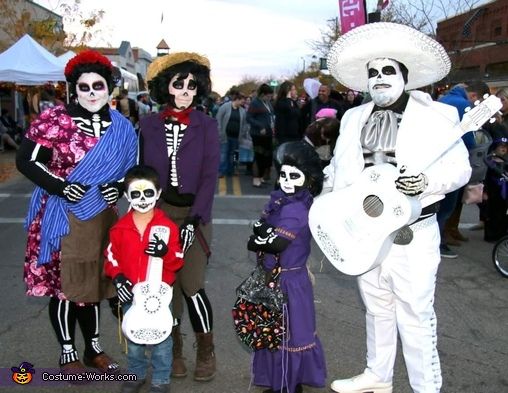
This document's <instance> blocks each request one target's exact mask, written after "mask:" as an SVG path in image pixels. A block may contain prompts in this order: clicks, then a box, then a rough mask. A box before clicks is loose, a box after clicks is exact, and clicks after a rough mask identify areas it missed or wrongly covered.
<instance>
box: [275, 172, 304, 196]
mask: <svg viewBox="0 0 508 393" xmlns="http://www.w3.org/2000/svg"><path fill="white" fill-rule="evenodd" d="M279 183H280V188H281V190H282V191H284V193H285V194H294V193H295V192H297V191H299V190H301V189H302V188H303V185H304V184H305V175H304V174H303V172H302V171H301V170H300V169H298V168H297V167H295V166H291V165H282V167H281V168H280V175H279Z"/></svg>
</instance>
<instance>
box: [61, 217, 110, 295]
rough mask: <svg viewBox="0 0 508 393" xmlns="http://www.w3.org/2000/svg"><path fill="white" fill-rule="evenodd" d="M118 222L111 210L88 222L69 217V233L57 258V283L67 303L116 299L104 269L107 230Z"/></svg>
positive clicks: (107, 238) (63, 239)
mask: <svg viewBox="0 0 508 393" xmlns="http://www.w3.org/2000/svg"><path fill="white" fill-rule="evenodd" d="M117 219H118V216H117V214H116V212H115V211H114V210H113V209H106V210H104V211H103V212H101V213H100V214H98V215H97V216H95V217H94V218H92V219H90V220H87V221H82V220H79V219H78V218H76V217H75V216H74V215H73V214H72V213H69V226H70V231H69V234H68V235H67V236H65V237H63V238H62V243H61V254H60V259H61V262H60V280H61V285H62V292H63V293H64V294H65V297H66V299H68V300H71V301H73V302H84V303H95V302H100V301H101V300H103V299H107V298H110V297H113V296H115V295H116V292H115V288H114V287H113V284H112V283H111V280H110V279H109V278H107V277H106V276H105V275H104V270H103V267H104V250H105V249H106V247H107V245H108V243H109V229H110V228H111V227H112V226H113V224H114V223H115V222H116V221H117Z"/></svg>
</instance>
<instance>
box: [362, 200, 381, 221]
mask: <svg viewBox="0 0 508 393" xmlns="http://www.w3.org/2000/svg"><path fill="white" fill-rule="evenodd" d="M383 209H384V205H383V202H382V201H381V199H380V198H379V197H378V196H376V195H368V196H367V197H366V198H365V199H364V200H363V210H364V211H365V213H366V214H367V215H368V216H369V217H379V216H380V215H381V214H383Z"/></svg>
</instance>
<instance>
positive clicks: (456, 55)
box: [436, 0, 508, 88]
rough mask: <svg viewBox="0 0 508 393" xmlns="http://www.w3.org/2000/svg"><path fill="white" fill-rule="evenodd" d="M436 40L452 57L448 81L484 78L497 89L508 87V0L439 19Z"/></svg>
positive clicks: (496, 0)
mask: <svg viewBox="0 0 508 393" xmlns="http://www.w3.org/2000/svg"><path fill="white" fill-rule="evenodd" d="M436 39H437V41H439V42H440V43H441V44H442V45H443V46H444V48H445V49H446V50H447V52H448V54H449V55H450V58H451V60H452V70H451V72H450V74H449V75H448V77H447V80H446V82H447V83H450V84H454V83H457V82H463V81H466V80H470V79H481V80H484V81H485V82H487V83H488V84H489V86H490V87H493V88H497V87H500V86H508V0H495V1H491V2H488V3H486V4H483V5H481V6H479V7H477V8H475V9H473V10H471V11H469V12H466V13H464V14H460V15H457V16H455V17H453V18H449V19H446V20H443V21H440V22H438V24H437V31H436Z"/></svg>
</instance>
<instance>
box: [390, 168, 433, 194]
mask: <svg viewBox="0 0 508 393" xmlns="http://www.w3.org/2000/svg"><path fill="white" fill-rule="evenodd" d="M428 184H429V182H428V180H427V176H425V175H424V174H423V173H420V174H419V175H418V176H400V177H399V178H398V179H397V180H395V188H397V190H399V191H400V192H402V193H403V194H405V195H409V196H416V195H420V194H421V193H422V192H423V191H425V189H426V188H427V186H428Z"/></svg>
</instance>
